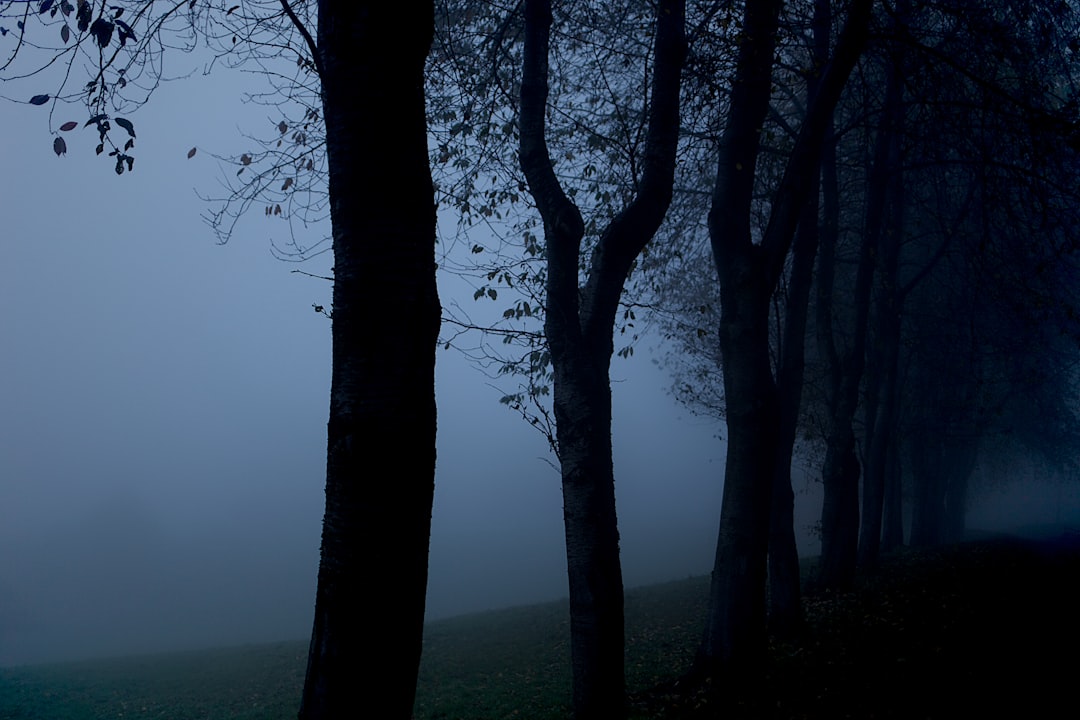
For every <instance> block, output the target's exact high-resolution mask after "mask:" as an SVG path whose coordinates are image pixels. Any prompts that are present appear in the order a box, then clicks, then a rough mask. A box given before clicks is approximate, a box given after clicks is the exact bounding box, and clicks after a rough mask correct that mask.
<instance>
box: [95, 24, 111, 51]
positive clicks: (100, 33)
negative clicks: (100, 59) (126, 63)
mask: <svg viewBox="0 0 1080 720" xmlns="http://www.w3.org/2000/svg"><path fill="white" fill-rule="evenodd" d="M90 34H91V35H93V36H94V39H95V40H97V44H98V46H100V47H103V48H105V47H108V46H109V41H110V40H112V34H113V24H112V23H111V22H109V21H108V20H106V19H105V18H98V19H97V20H95V21H94V24H93V25H91V26H90Z"/></svg>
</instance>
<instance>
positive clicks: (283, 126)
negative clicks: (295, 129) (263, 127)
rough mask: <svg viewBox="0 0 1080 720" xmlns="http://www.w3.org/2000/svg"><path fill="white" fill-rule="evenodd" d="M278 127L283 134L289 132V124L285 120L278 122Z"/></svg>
mask: <svg viewBox="0 0 1080 720" xmlns="http://www.w3.org/2000/svg"><path fill="white" fill-rule="evenodd" d="M277 129H278V131H279V132H280V133H281V134H282V135H284V134H285V133H286V132H288V130H289V126H288V125H287V124H286V123H285V121H284V120H282V121H281V122H279V123H278V126H277Z"/></svg>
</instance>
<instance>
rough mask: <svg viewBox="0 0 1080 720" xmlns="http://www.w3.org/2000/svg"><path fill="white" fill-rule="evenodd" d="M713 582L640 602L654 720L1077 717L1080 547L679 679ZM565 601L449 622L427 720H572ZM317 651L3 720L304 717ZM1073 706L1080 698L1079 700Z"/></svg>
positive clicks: (98, 690)
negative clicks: (745, 673) (724, 672)
mask: <svg viewBox="0 0 1080 720" xmlns="http://www.w3.org/2000/svg"><path fill="white" fill-rule="evenodd" d="M707 592H708V581H707V578H691V579H688V580H685V581H678V582H673V583H666V584H663V585H656V586H651V587H648V588H638V589H634V590H631V591H629V592H628V593H627V598H626V618H627V652H626V664H627V682H628V686H629V689H630V691H631V694H632V703H633V704H632V712H633V716H634V717H635V718H638V719H644V718H684V717H685V718H705V717H724V718H845V717H850V718H871V717H874V718H936V717H942V718H968V717H974V718H981V717H988V716H991V715H992V716H995V717H996V716H999V715H1004V716H1006V717H1009V716H1011V717H1069V716H1072V713H1071V712H1066V711H1063V710H1060V709H1059V708H1062V707H1069V706H1070V705H1071V706H1073V707H1074V708H1075V705H1076V701H1077V698H1076V695H1077V691H1078V690H1080V685H1078V684H1077V683H1078V682H1080V662H1078V658H1080V642H1078V641H1080V553H1077V552H1076V551H1075V549H1062V548H1060V547H1057V546H1050V545H1047V544H1032V543H1020V542H1016V541H1010V542H1005V541H987V542H980V543H972V544H966V545H962V546H958V547H954V548H948V549H944V550H938V551H933V552H907V553H904V554H902V555H899V556H897V557H896V558H893V559H891V560H890V561H889V562H888V563H886V564H884V565H883V566H882V568H881V569H880V570H879V571H878V572H877V573H875V574H873V575H869V576H866V577H864V579H863V580H862V581H861V582H860V585H859V587H858V588H857V589H856V591H854V592H852V593H847V594H842V595H826V596H821V597H817V598H812V599H809V600H808V601H807V603H806V609H807V624H806V631H805V634H804V636H803V638H802V639H801V641H800V642H799V643H798V644H797V645H782V644H774V645H773V646H772V647H771V649H770V653H769V658H768V660H767V661H766V664H765V667H763V668H761V669H760V670H759V671H758V672H756V673H753V674H752V675H751V676H750V677H743V678H741V679H740V680H739V681H738V682H737V683H725V685H726V687H724V686H721V685H715V686H714V685H711V684H704V685H700V684H698V685H691V684H688V683H682V684H676V683H675V682H674V681H675V680H676V679H677V678H679V677H680V676H682V675H683V674H684V673H685V671H686V670H687V669H688V668H689V666H690V661H691V660H692V655H693V650H694V648H695V645H696V643H697V640H698V638H699V637H700V633H701V629H702V623H703V616H704V611H705V604H706V596H707ZM568 636H569V628H568V619H567V608H566V604H565V602H557V603H548V604H543V605H535V606H530V607H522V608H511V609H507V610H498V611H492V612H486V613H480V614H475V615H468V616H463V617H459V618H453V619H448V620H441V621H437V622H433V623H431V624H430V625H428V627H427V631H426V636H425V640H424V660H423V663H422V666H421V670H420V681H419V686H418V690H417V702H416V711H415V717H416V718H420V719H424V720H427V719H431V720H435V719H447V720H450V719H453V718H462V719H464V718H470V719H471V718H516V717H521V718H530V719H532V718H538V719H541V720H543V719H544V718H565V717H567V716H568V706H567V703H568V699H569V690H570V675H569V637H568ZM306 652H307V644H306V643H305V642H286V643H275V644H270V645H260V646H249V647H242V648H229V649H217V650H211V651H206V652H199V653H181V654H171V655H160V656H147V657H138V658H125V659H112V660H104V661H97V662H84V663H69V664H62V665H42V666H28V667H19V668H7V669H0V720H24V719H26V720H29V719H31V718H32V719H34V720H91V719H93V720H104V719H105V718H122V719H123V720H143V719H150V718H155V719H156V718H169V719H171V720H188V719H191V720H196V719H197V720H216V719H223V718H237V719H240V720H248V719H251V720H254V719H255V718H259V719H266V720H276V719H278V718H281V719H285V718H288V719H289V720H292V718H295V716H296V708H297V705H298V700H299V696H300V688H301V685H302V682H303V671H304V663H305V659H306ZM1062 703H1066V704H1065V705H1062Z"/></svg>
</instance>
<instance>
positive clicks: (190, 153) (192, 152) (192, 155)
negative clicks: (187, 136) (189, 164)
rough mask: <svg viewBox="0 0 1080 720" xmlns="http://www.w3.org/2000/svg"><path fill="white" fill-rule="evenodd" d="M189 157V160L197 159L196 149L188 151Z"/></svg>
mask: <svg viewBox="0 0 1080 720" xmlns="http://www.w3.org/2000/svg"><path fill="white" fill-rule="evenodd" d="M187 156H188V160H190V159H191V158H193V157H195V148H191V149H190V150H188V151H187Z"/></svg>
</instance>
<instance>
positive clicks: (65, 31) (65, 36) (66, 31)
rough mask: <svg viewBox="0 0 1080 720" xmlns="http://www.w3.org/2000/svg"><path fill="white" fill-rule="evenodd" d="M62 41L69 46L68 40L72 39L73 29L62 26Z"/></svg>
mask: <svg viewBox="0 0 1080 720" xmlns="http://www.w3.org/2000/svg"><path fill="white" fill-rule="evenodd" d="M60 39H61V40H63V41H64V44H65V45H66V44H67V42H68V40H70V39H71V28H69V27H68V26H67V25H61V26H60Z"/></svg>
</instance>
